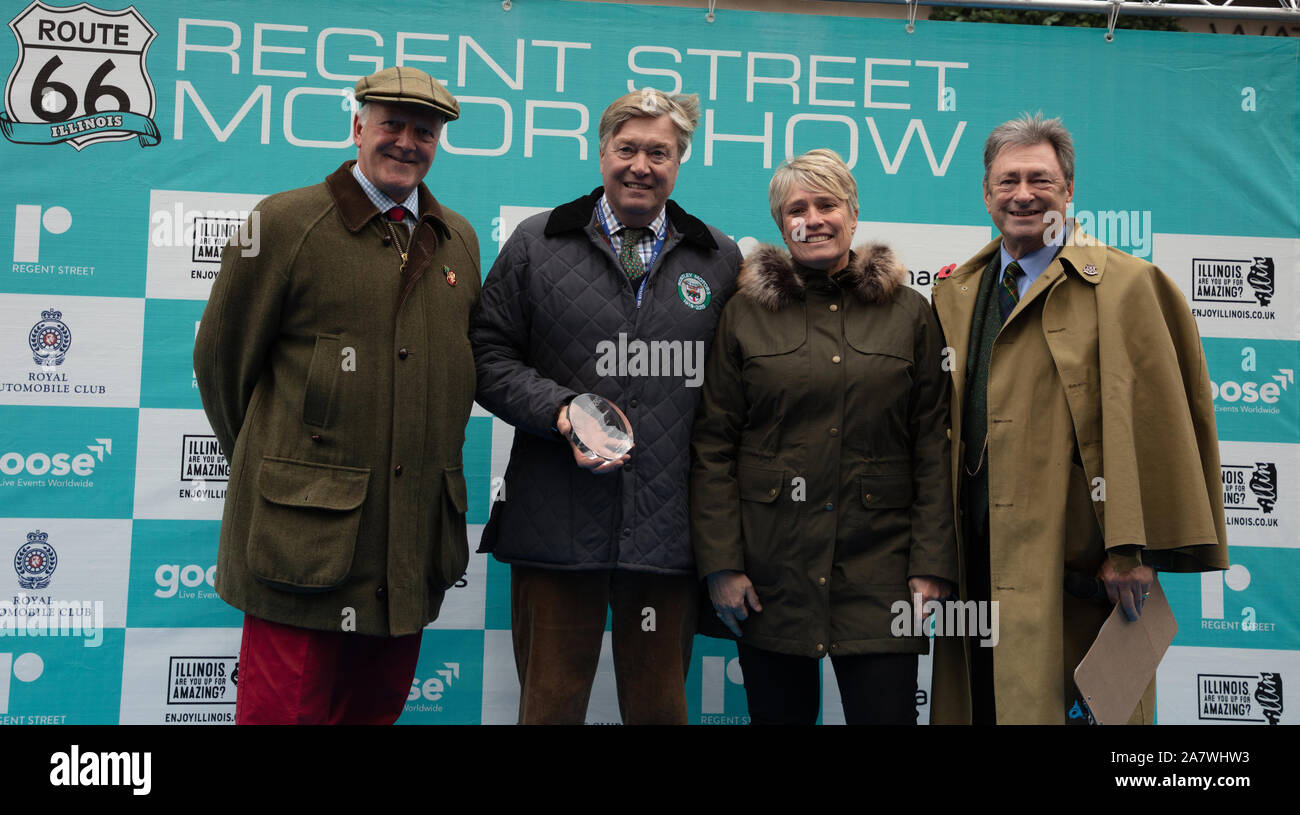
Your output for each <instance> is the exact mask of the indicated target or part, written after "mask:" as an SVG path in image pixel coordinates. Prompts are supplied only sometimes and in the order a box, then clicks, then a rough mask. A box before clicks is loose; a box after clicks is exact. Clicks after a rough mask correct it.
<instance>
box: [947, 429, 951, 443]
mask: <svg viewBox="0 0 1300 815" xmlns="http://www.w3.org/2000/svg"><path fill="white" fill-rule="evenodd" d="M947 432H948V441H952V428H951V427H950V428H948V431H947Z"/></svg>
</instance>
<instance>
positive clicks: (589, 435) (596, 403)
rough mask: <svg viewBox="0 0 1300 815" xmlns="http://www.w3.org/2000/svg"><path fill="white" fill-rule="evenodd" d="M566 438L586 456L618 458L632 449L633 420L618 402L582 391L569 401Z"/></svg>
mask: <svg viewBox="0 0 1300 815" xmlns="http://www.w3.org/2000/svg"><path fill="white" fill-rule="evenodd" d="M569 424H570V425H571V429H570V430H569V441H571V442H573V444H574V446H575V447H577V448H578V450H579V451H580V452H582V453H583V455H586V456H587V457H589V458H603V459H604V460H605V461H617V460H619V459H620V458H622V457H623V455H624V454H625V453H627V451H628V450H631V449H632V423H631V422H629V421H628V420H627V416H625V415H624V414H623V411H621V410H619V409H618V405H615V404H614V403H613V402H611V401H609V400H608V399H606V398H605V397H603V396H597V395H596V394H594V393H584V394H582V395H581V396H578V397H576V398H574V400H573V401H572V402H570V403H569Z"/></svg>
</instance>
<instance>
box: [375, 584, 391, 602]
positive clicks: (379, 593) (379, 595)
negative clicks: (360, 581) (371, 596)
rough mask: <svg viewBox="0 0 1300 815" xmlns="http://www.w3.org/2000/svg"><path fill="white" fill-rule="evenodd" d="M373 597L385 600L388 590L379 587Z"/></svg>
mask: <svg viewBox="0 0 1300 815" xmlns="http://www.w3.org/2000/svg"><path fill="white" fill-rule="evenodd" d="M375 597H376V598H377V599H379V600H383V599H385V598H386V597H388V589H386V588H384V587H383V586H380V587H379V588H377V589H375Z"/></svg>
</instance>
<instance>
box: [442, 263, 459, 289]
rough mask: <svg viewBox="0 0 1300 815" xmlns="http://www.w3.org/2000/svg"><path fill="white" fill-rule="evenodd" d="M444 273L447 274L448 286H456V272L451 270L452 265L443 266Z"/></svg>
mask: <svg viewBox="0 0 1300 815" xmlns="http://www.w3.org/2000/svg"><path fill="white" fill-rule="evenodd" d="M442 273H443V275H444V276H446V278H447V285H448V286H454V285H456V273H455V272H453V271H452V270H451V267H450V266H443V267H442Z"/></svg>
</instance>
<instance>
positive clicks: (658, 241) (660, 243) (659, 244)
mask: <svg viewBox="0 0 1300 815" xmlns="http://www.w3.org/2000/svg"><path fill="white" fill-rule="evenodd" d="M596 220H598V221H600V228H601V229H603V230H604V231H605V236H606V237H607V238H609V243H610V246H611V248H612V247H613V244H614V236H613V235H612V234H611V233H610V231H609V224H608V223H606V221H605V211H604V210H603V209H602V208H601V206H600V204H597V205H596ZM662 233H663V234H659V235H655V243H654V247H653V248H652V249H651V250H650V264H649V265H648V266H646V269H645V276H644V277H642V278H641V285H640V286H638V287H637V290H636V307H637V308H641V298H642V297H644V296H645V287H646V284H647V283H649V282H650V270H651V269H653V268H654V267H655V261H656V260H657V259H658V258H659V252H660V250H662V249H663V248H664V239H665V238H666V237H667V236H668V226H667V223H665V224H664V228H663V230H662ZM638 251H639V250H638Z"/></svg>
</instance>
